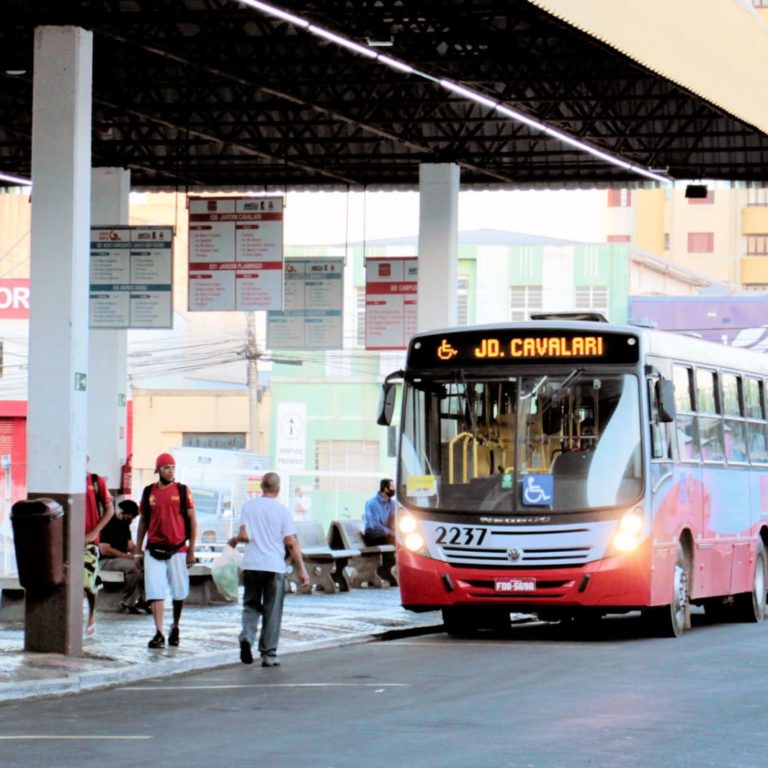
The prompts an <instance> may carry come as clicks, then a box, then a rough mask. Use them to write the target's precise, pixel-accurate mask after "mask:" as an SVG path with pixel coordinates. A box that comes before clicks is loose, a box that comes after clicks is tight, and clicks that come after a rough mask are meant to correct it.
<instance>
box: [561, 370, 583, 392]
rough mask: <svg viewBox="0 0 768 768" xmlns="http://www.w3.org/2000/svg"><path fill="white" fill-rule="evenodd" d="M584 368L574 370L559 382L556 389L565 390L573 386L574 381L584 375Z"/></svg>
mask: <svg viewBox="0 0 768 768" xmlns="http://www.w3.org/2000/svg"><path fill="white" fill-rule="evenodd" d="M584 370H585V369H584V368H574V369H573V370H572V371H571V372H570V373H569V374H568V375H567V376H566V377H565V378H564V379H563V380H562V381H561V382H560V384H558V386H557V388H558V389H565V387H567V386H568V385H569V384H573V382H574V381H576V379H578V378H579V376H581V374H582V373H584Z"/></svg>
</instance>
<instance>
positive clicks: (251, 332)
mask: <svg viewBox="0 0 768 768" xmlns="http://www.w3.org/2000/svg"><path fill="white" fill-rule="evenodd" d="M246 319H247V324H248V344H247V346H246V349H245V357H246V359H247V360H248V444H249V447H250V450H251V451H253V452H254V453H261V451H260V450H259V449H260V448H261V440H260V435H259V348H258V346H257V344H256V313H255V312H246Z"/></svg>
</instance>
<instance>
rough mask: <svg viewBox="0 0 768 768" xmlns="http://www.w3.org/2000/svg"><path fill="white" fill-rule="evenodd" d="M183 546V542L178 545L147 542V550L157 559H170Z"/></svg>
mask: <svg viewBox="0 0 768 768" xmlns="http://www.w3.org/2000/svg"><path fill="white" fill-rule="evenodd" d="M182 546H183V545H181V544H179V546H177V547H173V546H171V545H170V544H147V550H148V551H149V554H150V555H152V557H154V558H155V560H170V559H171V558H172V557H173V556H174V555H175V554H176V553H177V552H178V551H179V550H180V549H181V547H182Z"/></svg>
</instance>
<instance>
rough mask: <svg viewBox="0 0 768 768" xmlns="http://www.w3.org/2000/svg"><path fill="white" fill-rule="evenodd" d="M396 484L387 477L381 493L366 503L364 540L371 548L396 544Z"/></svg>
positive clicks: (381, 483) (383, 482)
mask: <svg viewBox="0 0 768 768" xmlns="http://www.w3.org/2000/svg"><path fill="white" fill-rule="evenodd" d="M394 496H395V482H394V480H392V479H391V478H388V477H385V478H384V479H383V480H382V481H381V482H380V483H379V492H378V493H377V494H376V495H375V496H372V497H371V498H370V499H368V501H367V502H366V503H365V531H364V533H363V540H364V541H365V543H366V545H368V546H369V547H374V546H378V545H379V544H394V543H395V499H394Z"/></svg>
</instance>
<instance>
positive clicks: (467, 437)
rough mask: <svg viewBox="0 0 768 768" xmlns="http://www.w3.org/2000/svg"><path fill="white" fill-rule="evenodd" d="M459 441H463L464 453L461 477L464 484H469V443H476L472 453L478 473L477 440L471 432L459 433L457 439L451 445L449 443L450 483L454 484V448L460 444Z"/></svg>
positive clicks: (462, 452)
mask: <svg viewBox="0 0 768 768" xmlns="http://www.w3.org/2000/svg"><path fill="white" fill-rule="evenodd" d="M459 440H461V441H462V446H461V448H462V451H461V470H462V471H461V477H462V482H463V483H466V482H467V447H468V446H469V443H471V442H474V444H475V445H474V450H473V452H472V459H473V462H474V466H475V471H477V439H476V438H475V436H474V435H473V434H472V433H471V432H459V434H458V435H456V437H454V438H453V439H452V440H451V442H450V443H448V482H449V483H453V482H454V478H453V475H454V471H453V447H454V445H455V444H456V443H458V442H459Z"/></svg>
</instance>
